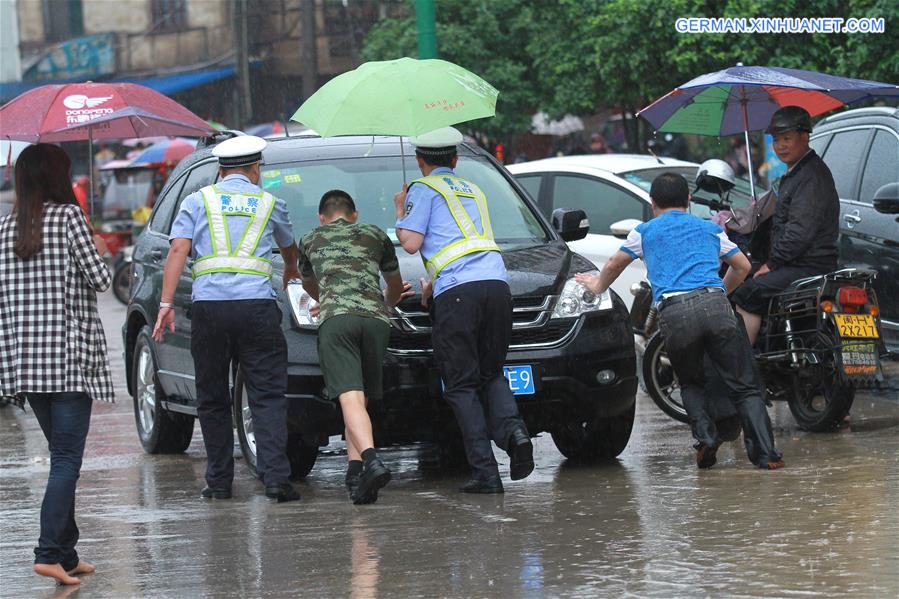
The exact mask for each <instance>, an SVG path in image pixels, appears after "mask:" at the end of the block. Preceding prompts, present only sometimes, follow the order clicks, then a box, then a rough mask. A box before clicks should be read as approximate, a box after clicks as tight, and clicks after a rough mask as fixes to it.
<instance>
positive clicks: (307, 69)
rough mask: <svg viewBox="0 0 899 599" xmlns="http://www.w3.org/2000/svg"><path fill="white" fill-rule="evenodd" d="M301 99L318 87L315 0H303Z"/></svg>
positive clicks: (308, 95) (306, 98)
mask: <svg viewBox="0 0 899 599" xmlns="http://www.w3.org/2000/svg"><path fill="white" fill-rule="evenodd" d="M302 19H303V61H302V63H303V101H304V102H305V101H306V100H308V99H309V97H310V96H311V95H312V94H314V93H315V90H316V89H318V52H317V51H316V45H315V42H316V39H315V30H316V27H315V0H303V13H302Z"/></svg>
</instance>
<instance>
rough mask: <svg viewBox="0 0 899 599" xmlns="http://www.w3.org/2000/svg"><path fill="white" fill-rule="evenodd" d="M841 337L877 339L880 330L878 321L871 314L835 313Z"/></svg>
mask: <svg viewBox="0 0 899 599" xmlns="http://www.w3.org/2000/svg"><path fill="white" fill-rule="evenodd" d="M833 316H834V318H835V319H836V321H837V330H838V331H839V332H840V337H844V338H845V337H855V338H863V339H877V338H879V337H880V332H879V331H878V330H877V323H876V322H874V317H873V316H871V315H870V314H834V315H833Z"/></svg>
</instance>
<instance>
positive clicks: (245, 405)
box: [234, 368, 318, 481]
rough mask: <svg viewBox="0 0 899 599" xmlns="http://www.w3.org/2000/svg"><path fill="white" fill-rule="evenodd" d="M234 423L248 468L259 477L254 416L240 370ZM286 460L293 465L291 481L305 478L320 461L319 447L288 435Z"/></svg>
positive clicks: (236, 386)
mask: <svg viewBox="0 0 899 599" xmlns="http://www.w3.org/2000/svg"><path fill="white" fill-rule="evenodd" d="M234 422H235V423H236V424H237V439H238V441H239V442H240V451H241V453H242V454H243V457H244V461H245V462H246V464H247V468H249V469H250V472H251V473H252V474H253V476H256V477H258V476H259V471H258V470H257V468H256V464H257V461H256V434H255V431H254V429H253V413H252V411H251V410H250V405H249V402H248V398H247V389H246V385H245V384H244V381H243V375H242V374H241V372H240V369H239V368H238V369H237V375H236V376H235V377H234ZM287 459H288V461H289V462H290V480H292V481H298V480H301V479H303V478H306V476H308V474H309V473H310V472H312V468H313V467H314V466H315V461H316V460H317V459H318V445H307V444H305V443H303V439H302V437H301V436H300V435H297V434H293V433H289V432H288V434H287Z"/></svg>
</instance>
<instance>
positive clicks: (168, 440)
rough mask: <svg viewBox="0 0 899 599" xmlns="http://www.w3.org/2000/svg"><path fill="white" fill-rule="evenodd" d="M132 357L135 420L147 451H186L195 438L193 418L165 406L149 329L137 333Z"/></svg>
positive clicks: (141, 441)
mask: <svg viewBox="0 0 899 599" xmlns="http://www.w3.org/2000/svg"><path fill="white" fill-rule="evenodd" d="M133 355H134V358H133V360H132V380H133V381H134V421H135V424H136V425H137V434H138V437H139V438H140V443H141V445H142V446H143V448H144V451H146V452H147V453H181V452H183V451H185V450H186V449H187V448H188V446H190V442H191V439H192V438H193V435H194V418H193V416H188V415H187V414H176V413H173V412H169V411H168V410H166V409H164V408H163V407H162V403H163V401H165V399H166V396H165V394H164V393H163V392H162V387H161V386H160V384H159V377H158V375H157V367H156V358H155V356H154V353H153V338H152V337H151V334H150V327H148V326H145V327H143V328H142V329H141V330H140V332H139V333H138V334H137V340H136V341H135V344H134V354H133Z"/></svg>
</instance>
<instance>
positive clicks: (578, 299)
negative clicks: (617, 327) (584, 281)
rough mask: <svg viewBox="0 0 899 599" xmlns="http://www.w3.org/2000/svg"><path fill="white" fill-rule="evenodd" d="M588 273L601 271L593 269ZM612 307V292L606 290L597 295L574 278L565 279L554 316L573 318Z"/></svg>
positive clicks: (593, 273) (596, 273)
mask: <svg viewBox="0 0 899 599" xmlns="http://www.w3.org/2000/svg"><path fill="white" fill-rule="evenodd" d="M585 274H588V275H598V274H599V271H597V270H592V271H590V272H588V273H585ZM611 309H612V294H611V293H609V292H608V291H606V292H605V293H601V294H600V295H596V294H595V293H593V292H592V291H590V290H589V289H587V288H586V287H584V286H583V285H581V284H580V283H578V282H577V281H576V280H575V279H574V278H571V279H568V280H567V281H565V286H564V287H563V288H562V294H561V295H559V301H557V302H556V309H555V310H554V311H553V316H552V317H553V318H572V317H574V316H580V315H581V314H584V313H586V312H598V311H600V310H611Z"/></svg>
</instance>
